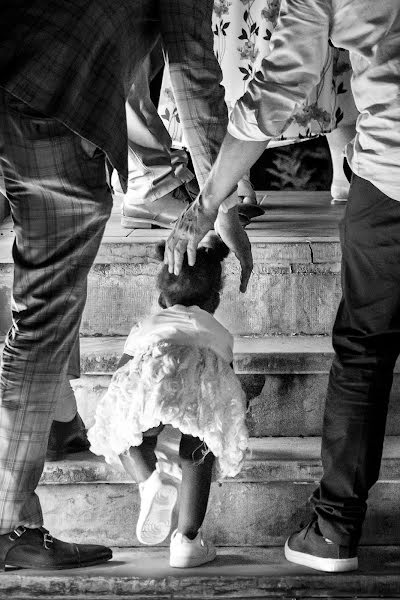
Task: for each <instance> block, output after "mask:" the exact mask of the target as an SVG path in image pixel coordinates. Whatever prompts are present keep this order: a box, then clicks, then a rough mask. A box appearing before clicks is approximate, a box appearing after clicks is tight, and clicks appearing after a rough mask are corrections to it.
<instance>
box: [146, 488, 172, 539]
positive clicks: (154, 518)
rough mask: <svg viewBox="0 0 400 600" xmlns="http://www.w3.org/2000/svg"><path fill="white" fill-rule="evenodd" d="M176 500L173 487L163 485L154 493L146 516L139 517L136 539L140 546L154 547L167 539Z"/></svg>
mask: <svg viewBox="0 0 400 600" xmlns="http://www.w3.org/2000/svg"><path fill="white" fill-rule="evenodd" d="M177 498H178V491H177V489H176V487H175V486H173V485H168V484H163V485H162V486H161V487H160V489H159V490H158V491H157V492H156V494H155V496H154V498H153V501H152V503H151V505H150V508H149V510H148V512H147V514H146V515H139V520H138V523H137V526H136V537H137V539H138V540H139V542H140V543H141V544H145V545H146V546H154V545H155V544H159V543H160V542H163V541H164V540H165V539H166V538H167V537H168V535H169V533H170V531H171V522H172V512H173V510H174V507H175V504H176V500H177Z"/></svg>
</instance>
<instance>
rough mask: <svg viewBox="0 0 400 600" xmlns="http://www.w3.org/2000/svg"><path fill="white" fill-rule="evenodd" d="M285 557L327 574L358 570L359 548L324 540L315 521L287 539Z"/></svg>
mask: <svg viewBox="0 0 400 600" xmlns="http://www.w3.org/2000/svg"><path fill="white" fill-rule="evenodd" d="M285 557H286V559H287V560H289V561H290V562H293V563H296V564H297V565H303V566H305V567H310V568H311V569H316V570H317V571H325V572H327V573H340V572H344V571H354V570H355V569H358V558H357V546H356V545H352V546H341V545H339V544H335V543H334V542H332V541H331V540H328V539H327V538H324V536H323V535H322V533H321V532H320V530H319V527H318V523H317V521H315V520H312V521H310V523H309V524H308V525H307V526H306V527H304V528H303V529H301V530H300V531H298V532H296V533H293V534H292V535H291V536H290V537H289V538H288V539H287V541H286V544H285Z"/></svg>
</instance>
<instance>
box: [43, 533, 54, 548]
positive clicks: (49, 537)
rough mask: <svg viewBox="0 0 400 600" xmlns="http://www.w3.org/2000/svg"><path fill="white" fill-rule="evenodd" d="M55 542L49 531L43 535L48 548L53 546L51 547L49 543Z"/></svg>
mask: <svg viewBox="0 0 400 600" xmlns="http://www.w3.org/2000/svg"><path fill="white" fill-rule="evenodd" d="M52 543H53V536H51V535H50V534H49V533H45V534H44V535H43V546H44V547H45V548H46V550H51V548H49V546H48V545H47V544H52Z"/></svg>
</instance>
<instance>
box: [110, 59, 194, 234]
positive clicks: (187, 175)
mask: <svg viewBox="0 0 400 600" xmlns="http://www.w3.org/2000/svg"><path fill="white" fill-rule="evenodd" d="M157 56H158V55H157ZM160 57H161V59H162V54H161V55H160ZM161 66H162V65H160V68H161ZM150 71H151V64H150V56H148V57H147V58H146V59H145V61H144V63H143V65H142V67H141V68H140V69H139V70H138V72H137V75H136V78H135V83H134V84H133V85H132V88H131V90H130V93H129V96H128V99H127V102H126V115H127V124H128V143H129V154H128V164H129V181H128V192H127V194H126V195H125V196H124V198H123V209H122V225H123V226H124V227H127V228H130V227H143V226H145V225H146V222H147V223H151V221H152V220H153V221H155V222H154V224H156V222H157V215H158V214H159V213H160V216H161V215H162V216H165V218H166V219H167V221H168V219H169V217H172V222H173V221H175V220H176V219H177V217H178V216H179V215H180V213H181V212H182V211H183V210H184V209H185V208H186V206H187V203H188V202H189V200H190V197H189V195H188V193H187V191H186V189H185V187H184V185H183V184H185V183H187V182H189V181H190V180H191V179H192V178H193V174H192V173H191V172H190V171H189V169H188V168H187V161H188V158H187V155H186V152H185V151H184V150H178V149H173V148H172V147H171V146H172V140H171V137H170V135H169V133H168V131H167V130H166V128H165V126H164V123H163V121H162V119H161V118H160V116H159V114H158V112H157V109H156V107H155V106H154V104H153V101H152V100H151V97H150V87H149V84H150V80H151V72H150ZM116 189H117V190H118V185H116ZM159 209H160V210H159ZM153 213H154V214H153ZM151 217H153V218H151ZM170 220H171V219H170ZM159 224H160V225H162V224H164V222H163V219H162V218H161V220H160V223H159Z"/></svg>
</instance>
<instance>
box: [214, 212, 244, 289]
mask: <svg viewBox="0 0 400 600" xmlns="http://www.w3.org/2000/svg"><path fill="white" fill-rule="evenodd" d="M215 231H216V233H218V235H219V236H220V238H221V239H222V241H223V242H225V244H226V245H227V246H228V248H229V250H231V252H233V253H234V255H235V256H236V258H237V259H238V261H239V262H240V268H241V275H240V291H241V292H245V291H246V289H247V285H248V283H249V279H250V275H251V272H252V270H253V255H252V253H251V244H250V240H249V238H248V237H247V234H246V232H245V230H244V229H243V227H242V225H241V224H240V221H239V215H238V211H237V207H234V208H232V209H231V210H229V212H227V213H224V212H222V211H219V213H218V218H217V220H216V222H215Z"/></svg>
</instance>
